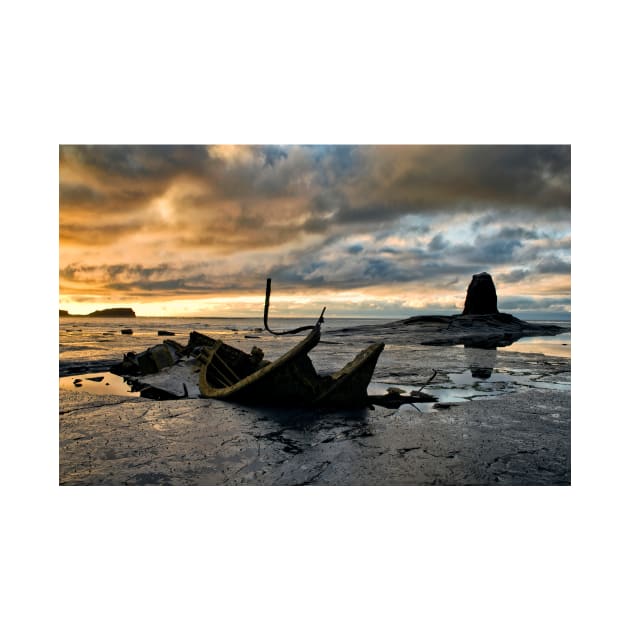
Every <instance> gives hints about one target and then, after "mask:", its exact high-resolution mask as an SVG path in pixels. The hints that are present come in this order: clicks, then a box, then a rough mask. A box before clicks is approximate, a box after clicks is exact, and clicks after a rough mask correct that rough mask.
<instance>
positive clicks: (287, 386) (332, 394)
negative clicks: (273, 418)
mask: <svg viewBox="0 0 630 630" xmlns="http://www.w3.org/2000/svg"><path fill="white" fill-rule="evenodd" d="M270 294H271V280H270V279H268V280H267V292H266V296H265V311H264V317H263V321H264V326H265V329H266V330H267V331H268V332H269V333H270V334H272V335H291V334H296V333H300V332H306V331H308V335H307V336H306V337H304V338H303V339H302V340H301V341H299V342H298V343H297V344H296V345H295V346H294V347H293V348H291V349H290V350H289V351H288V352H285V353H284V354H283V355H282V356H280V357H279V358H277V359H276V360H274V361H268V360H266V359H265V358H264V353H263V351H262V350H261V349H260V348H257V347H254V348H252V350H251V352H250V353H249V354H248V353H246V352H243V351H242V350H240V349H239V348H236V347H234V346H231V345H229V344H227V343H225V342H224V341H222V340H220V339H213V338H211V337H208V336H206V335H203V334H201V333H199V332H196V331H193V332H191V333H190V337H189V341H188V344H187V345H186V346H182V345H181V344H179V343H177V342H176V341H174V340H170V339H168V340H166V341H164V343H162V344H159V345H157V346H153V347H152V348H149V349H147V350H145V351H144V352H142V353H139V354H136V353H133V352H129V353H127V354H126V355H125V356H124V359H123V361H122V363H119V364H117V365H115V366H112V367H111V368H110V371H111V372H113V373H115V374H119V375H123V376H126V377H127V378H129V379H130V382H132V384H133V387H134V389H135V391H140V394H141V395H143V396H146V397H149V398H156V399H161V400H163V399H168V398H171V399H172V398H185V397H189V390H190V391H191V392H192V393H193V395H197V388H198V395H199V396H200V397H202V398H215V399H218V400H226V401H233V402H238V403H245V404H264V405H278V406H295V407H298V406H299V407H303V406H306V407H322V408H358V407H365V406H368V405H370V404H383V405H385V406H391V405H395V406H399V405H400V404H403V403H405V402H426V401H433V400H435V398H433V397H431V396H428V395H426V394H421V393H420V392H419V393H418V395H416V396H400V395H399V394H396V393H392V392H390V393H388V394H387V395H384V396H374V395H372V396H370V395H368V385H369V384H370V381H371V379H372V375H373V373H374V369H375V367H376V363H377V361H378V359H379V356H380V355H381V353H382V351H383V349H384V347H385V344H384V343H372V344H371V345H369V346H368V347H367V348H365V349H363V350H361V351H360V352H359V353H358V354H357V355H356V356H355V357H354V358H353V359H352V360H351V361H349V362H348V363H347V364H346V365H345V366H344V367H342V368H341V369H339V370H337V371H336V372H334V373H332V374H318V373H317V371H316V369H315V367H314V366H313V363H312V361H311V359H310V358H309V356H308V353H309V352H310V351H311V350H312V349H313V348H315V347H316V346H317V344H318V343H319V342H320V339H321V325H322V324H323V322H324V312H325V310H326V309H325V308H324V309H323V310H322V312H321V315H320V316H319V318H318V320H317V321H316V323H315V324H313V325H310V326H302V327H300V328H296V329H292V330H285V331H274V330H272V329H271V328H270V327H269V323H268V315H269V302H270ZM194 375H196V376H197V379H196V382H195V383H192V382H191V380H190V379H191V378H193V376H194ZM187 381H188V384H187ZM182 391H183V394H181V393H179V392H182Z"/></svg>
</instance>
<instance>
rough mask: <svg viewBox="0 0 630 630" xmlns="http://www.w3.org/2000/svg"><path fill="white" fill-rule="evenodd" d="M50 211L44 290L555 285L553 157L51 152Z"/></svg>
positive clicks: (328, 150)
mask: <svg viewBox="0 0 630 630" xmlns="http://www.w3.org/2000/svg"><path fill="white" fill-rule="evenodd" d="M59 203H60V240H61V243H62V253H64V254H65V250H64V247H67V248H68V252H70V253H68V254H66V255H65V259H64V261H63V262H62V265H64V267H63V269H62V270H61V272H60V280H62V281H63V282H64V283H68V284H72V285H73V286H74V285H75V284H79V283H81V282H85V283H86V284H90V283H98V284H99V286H101V287H103V288H104V289H105V288H106V289H109V290H111V291H118V292H129V293H130V294H133V295H150V293H151V292H154V294H159V295H161V296H163V297H169V296H170V297H176V296H203V295H207V294H209V293H211V292H213V291H224V292H227V291H247V290H250V289H251V290H254V291H257V290H259V288H260V278H261V277H267V276H270V277H273V278H274V282H277V283H278V284H279V285H281V286H282V287H284V288H291V289H295V290H301V289H308V288H313V289H315V288H322V287H324V288H336V289H353V288H356V289H360V288H369V287H372V286H375V285H382V286H388V285H391V290H392V291H395V285H396V284H399V283H412V282H417V283H420V284H421V286H422V287H423V290H425V291H430V290H431V288H432V287H436V288H442V289H448V288H452V289H453V290H454V291H456V290H459V289H463V290H465V286H466V285H467V283H468V281H469V279H470V277H471V276H472V274H474V273H477V272H479V271H482V270H487V271H490V272H493V271H494V270H495V269H498V270H499V272H500V273H499V275H497V276H496V278H497V280H498V281H499V282H501V283H505V284H511V285H515V284H516V283H518V282H520V281H525V280H527V281H528V282H529V281H531V280H532V278H536V277H537V276H540V275H552V274H569V273H570V262H569V260H570V237H569V236H568V228H569V218H570V147H569V146H530V145H516V146H511V145H505V146H490V145H488V146H485V145H484V146H411V145H405V146H369V145H366V146H346V145H344V146H262V145H261V146H235V147H198V146H152V145H151V146H131V147H127V146H62V147H60V189H59ZM126 239H128V240H126ZM109 245H116V246H117V247H116V249H115V250H114V249H113V248H112V249H108V248H109ZM127 245H129V246H128V247H127ZM74 246H76V248H77V249H76V251H79V252H80V256H85V255H87V254H86V252H88V251H93V252H94V253H95V257H96V256H98V257H99V259H98V263H99V264H94V265H91V266H90V265H84V266H81V265H77V264H76V259H75V258H72V257H71V253H72V252H73V251H74V250H73V249H72V247H74ZM89 248H92V249H91V250H90V249H89ZM110 252H113V253H111V254H110ZM110 256H111V258H110ZM121 256H122V257H124V258H123V259H121ZM162 256H163V257H164V258H165V259H166V263H165V264H164V265H162V266H160V265H157V264H154V263H155V262H156V261H159V260H161V257H162ZM230 257H233V258H234V259H238V260H237V261H234V260H231V262H230V264H229V265H228V263H227V262H226V261H227V260H228V259H230ZM81 260H85V259H84V258H82V259H81ZM88 260H90V261H93V260H95V258H90V259H88ZM121 260H124V262H125V263H128V264H119V263H121ZM174 261H177V264H175V262H174ZM200 261H203V263H202V262H200ZM104 262H111V264H103V263H104ZM67 263H73V264H67ZM132 263H135V264H132ZM224 265H225V266H224Z"/></svg>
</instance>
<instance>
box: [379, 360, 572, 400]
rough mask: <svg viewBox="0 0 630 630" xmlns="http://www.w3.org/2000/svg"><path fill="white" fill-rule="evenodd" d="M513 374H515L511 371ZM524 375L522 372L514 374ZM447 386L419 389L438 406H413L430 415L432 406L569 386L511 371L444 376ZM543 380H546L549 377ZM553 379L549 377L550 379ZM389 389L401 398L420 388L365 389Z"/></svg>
mask: <svg viewBox="0 0 630 630" xmlns="http://www.w3.org/2000/svg"><path fill="white" fill-rule="evenodd" d="M515 372H516V371H515ZM518 372H525V370H518ZM446 375H447V376H448V378H449V381H450V382H449V383H438V384H435V385H433V384H429V385H427V386H426V387H423V388H422V391H423V392H424V393H425V394H431V395H432V396H435V397H436V398H437V399H438V401H439V402H438V403H422V404H421V405H419V404H418V403H414V406H417V407H420V408H422V410H423V411H434V409H433V407H434V405H436V404H437V405H438V406H439V405H442V404H456V403H462V402H466V401H468V400H473V399H479V398H492V397H494V396H502V395H505V394H510V393H514V392H518V391H522V390H523V389H526V388H527V389H529V388H534V389H555V390H559V391H570V390H571V383H570V382H568V381H565V380H563V379H562V378H561V376H562V375H557V376H558V377H557V378H555V380H544V381H543V380H539V379H541V378H542V377H543V375H542V374H534V373H531V372H527V373H514V372H512V371H509V372H508V371H499V370H492V369H490V368H487V369H485V368H484V369H481V368H480V369H472V370H464V371H463V372H448V373H447V374H446ZM545 378H547V379H549V376H546V377H545ZM552 379H553V377H552ZM391 387H395V388H398V389H401V390H403V394H402V395H408V394H410V393H411V392H412V391H415V390H418V389H419V388H420V387H422V385H421V384H419V385H417V386H413V385H411V386H410V385H400V384H399V383H385V382H372V383H370V385H369V387H368V393H369V394H374V395H377V394H385V393H387V390H388V389H389V388H391Z"/></svg>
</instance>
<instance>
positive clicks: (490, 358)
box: [468, 349, 497, 380]
mask: <svg viewBox="0 0 630 630" xmlns="http://www.w3.org/2000/svg"><path fill="white" fill-rule="evenodd" d="M468 352H469V353H470V356H469V357H468V361H469V365H470V375H471V376H472V377H473V378H479V379H482V380H486V379H488V378H490V377H491V376H492V372H493V371H494V367H495V365H496V364H497V351H496V349H494V351H487V352H483V353H481V352H476V351H475V350H469V351H468Z"/></svg>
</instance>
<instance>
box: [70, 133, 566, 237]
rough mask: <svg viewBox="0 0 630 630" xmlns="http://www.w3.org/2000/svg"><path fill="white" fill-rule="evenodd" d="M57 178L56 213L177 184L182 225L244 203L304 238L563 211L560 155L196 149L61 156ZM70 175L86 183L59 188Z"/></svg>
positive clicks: (99, 149) (137, 203)
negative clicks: (278, 206)
mask: <svg viewBox="0 0 630 630" xmlns="http://www.w3.org/2000/svg"><path fill="white" fill-rule="evenodd" d="M60 168H61V171H62V182H61V189H60V204H61V209H62V211H65V210H66V209H67V210H70V209H72V208H73V207H76V206H80V207H83V208H86V207H87V208H93V209H96V208H98V207H99V205H100V206H103V207H105V208H109V209H116V208H118V209H126V208H130V207H136V208H138V207H141V206H143V204H146V203H148V202H149V201H150V200H151V199H152V198H154V197H156V196H157V195H160V194H162V193H164V191H165V190H167V189H168V187H169V185H170V184H171V182H173V181H174V180H176V179H177V178H182V177H185V178H188V180H189V181H194V182H196V185H195V186H194V188H192V189H190V190H189V191H188V192H182V193H180V195H179V197H178V198H177V199H176V207H177V208H178V209H179V210H180V211H181V213H182V215H185V213H186V212H187V211H191V210H195V209H206V210H208V211H209V212H210V215H213V213H214V212H216V207H217V206H218V205H220V204H221V202H225V201H228V200H232V201H239V202H241V203H242V202H244V201H248V202H249V208H250V212H252V213H256V206H257V205H259V204H261V203H265V202H269V203H277V202H278V201H280V200H284V201H286V202H288V203H287V204H286V205H285V208H284V210H283V218H284V220H285V221H287V222H289V223H295V222H296V217H298V216H299V217H300V221H299V224H300V226H301V227H302V229H305V230H306V231H313V232H321V231H324V230H326V229H328V230H330V229H334V228H339V227H343V226H344V225H345V226H348V227H349V228H351V229H353V228H352V226H355V225H356V224H359V223H360V224H364V225H373V224H383V223H387V222H392V221H393V220H395V219H397V218H399V217H401V216H405V215H410V214H411V215H413V214H422V213H426V212H435V211H453V210H463V209H467V210H471V209H475V208H478V209H479V208H488V207H494V208H495V212H496V211H497V209H503V210H504V211H505V210H509V211H516V210H518V211H524V210H528V211H543V210H548V209H551V208H556V209H560V211H565V212H566V211H567V210H568V208H569V207H570V147H568V146H530V145H524V146H517V145H515V146H509V145H506V146H324V147H318V146H305V147H274V146H251V147H248V146H242V147H236V148H235V152H234V154H230V153H225V152H221V151H220V150H219V149H214V148H212V147H211V148H210V149H207V148H206V147H198V146H152V145H149V146H130V147H126V146H62V147H60ZM72 168H74V169H79V170H80V171H81V172H82V173H84V174H85V175H86V176H87V179H88V181H91V182H92V183H91V184H89V183H86V182H82V183H81V184H79V185H76V184H72V183H71V182H65V181H63V173H64V172H65V171H64V169H72ZM194 218H195V220H199V219H200V218H199V217H197V216H196V215H195V216H194ZM212 218H214V217H212ZM185 219H186V217H184V220H185ZM197 227H198V229H201V230H203V229H207V227H208V226H207V225H205V224H201V225H198V226H197Z"/></svg>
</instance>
